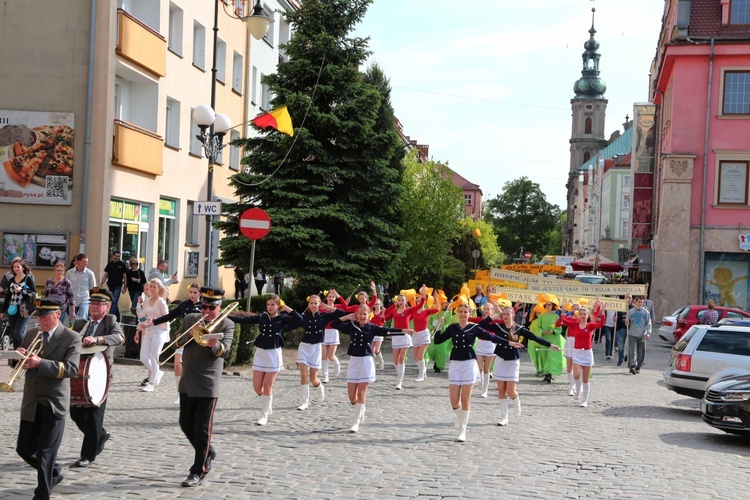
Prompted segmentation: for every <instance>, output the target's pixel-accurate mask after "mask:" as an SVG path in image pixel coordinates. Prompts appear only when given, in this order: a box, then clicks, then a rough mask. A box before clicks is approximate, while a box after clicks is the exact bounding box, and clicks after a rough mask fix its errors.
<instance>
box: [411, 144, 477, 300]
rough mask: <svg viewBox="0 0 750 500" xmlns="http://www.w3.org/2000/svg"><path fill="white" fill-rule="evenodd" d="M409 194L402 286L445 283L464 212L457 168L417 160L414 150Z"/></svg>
mask: <svg viewBox="0 0 750 500" xmlns="http://www.w3.org/2000/svg"><path fill="white" fill-rule="evenodd" d="M403 164H404V166H405V169H404V177H403V179H404V181H403V183H404V186H405V188H406V196H405V197H404V201H403V203H402V205H401V207H400V208H401V212H402V213H403V215H404V223H403V224H404V241H403V245H404V249H405V250H406V255H405V256H404V259H403V261H402V263H401V266H400V269H399V274H398V286H399V287H401V288H411V287H415V286H418V285H419V284H421V283H428V284H430V285H431V286H437V287H440V286H443V284H444V280H445V274H446V269H447V268H448V267H451V268H452V269H455V268H456V266H455V265H451V266H448V265H447V260H448V259H455V257H452V256H451V252H452V247H453V244H454V243H455V241H456V240H457V238H458V237H459V235H460V233H461V225H460V222H461V219H462V218H463V216H464V208H463V204H462V202H463V197H462V195H461V193H462V191H461V188H459V187H458V186H456V185H455V184H453V172H452V171H451V170H450V169H449V168H447V167H445V166H443V165H440V164H438V163H435V162H433V161H427V162H424V163H420V162H419V161H417V156H416V151H412V152H411V153H410V154H408V155H407V156H406V158H405V159H404V161H403Z"/></svg>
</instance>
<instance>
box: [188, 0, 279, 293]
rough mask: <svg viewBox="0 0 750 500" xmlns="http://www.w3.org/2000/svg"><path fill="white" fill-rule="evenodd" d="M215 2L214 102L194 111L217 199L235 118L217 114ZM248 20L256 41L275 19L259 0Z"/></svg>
mask: <svg viewBox="0 0 750 500" xmlns="http://www.w3.org/2000/svg"><path fill="white" fill-rule="evenodd" d="M220 2H221V0H215V4H214V28H213V31H214V46H213V63H212V64H211V105H210V106H207V105H205V104H201V105H200V106H198V107H196V108H195V110H193V121H194V122H195V124H196V125H198V127H199V128H200V131H201V132H200V134H198V135H197V136H196V137H197V138H198V140H199V141H201V144H202V145H203V149H204V151H205V153H206V157H207V158H208V176H207V178H206V201H209V202H210V201H213V200H212V198H213V183H214V164H215V163H216V158H217V157H218V156H219V153H220V152H221V150H222V148H223V147H224V136H225V135H226V133H227V131H229V129H231V128H232V121H231V120H230V119H229V117H228V116H227V115H224V114H216V111H215V109H216V72H217V69H216V53H217V52H218V51H217V48H218V45H219V3H220ZM242 19H243V20H244V21H245V22H246V23H247V27H248V30H249V31H250V34H251V35H252V36H253V38H255V39H256V40H260V39H261V38H263V37H264V36H265V35H266V33H267V32H268V28H269V26H270V25H271V23H272V22H273V18H270V17H268V16H266V15H265V13H264V11H263V5H262V3H261V0H257V2H256V3H255V7H254V8H253V12H252V14H251V15H249V16H247V17H243V18H242ZM213 219H214V218H213V215H208V216H207V217H206V265H205V269H204V278H203V282H204V284H205V285H206V286H210V285H211V267H212V264H213V241H212V240H213V232H212V230H211V229H212V226H213Z"/></svg>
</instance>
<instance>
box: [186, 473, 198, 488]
mask: <svg viewBox="0 0 750 500" xmlns="http://www.w3.org/2000/svg"><path fill="white" fill-rule="evenodd" d="M202 482H203V480H202V479H201V477H200V476H199V475H198V474H190V475H189V476H188V477H187V479H185V480H184V481H183V482H182V483H181V484H182V486H184V487H185V488H192V487H193V486H200V484H201V483H202Z"/></svg>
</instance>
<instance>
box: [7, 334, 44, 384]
mask: <svg viewBox="0 0 750 500" xmlns="http://www.w3.org/2000/svg"><path fill="white" fill-rule="evenodd" d="M42 347H43V344H42V331H41V330H40V331H39V333H37V334H36V337H34V340H33V341H32V342H31V345H30V346H29V347H28V348H27V349H26V354H25V355H24V357H23V359H19V360H18V364H17V365H16V367H15V368H14V369H13V372H11V374H10V377H9V378H8V380H7V381H5V382H3V383H2V384H0V390H2V391H3V392H16V390H15V389H13V384H15V383H16V380H18V378H20V377H21V376H22V375H23V374H24V372H25V371H26V369H25V368H24V367H23V365H25V364H26V361H27V360H28V359H29V358H30V357H31V356H35V355H38V354H39V353H40V352H41V351H42Z"/></svg>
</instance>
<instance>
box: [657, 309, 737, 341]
mask: <svg viewBox="0 0 750 500" xmlns="http://www.w3.org/2000/svg"><path fill="white" fill-rule="evenodd" d="M707 310H708V306H707V305H694V306H686V307H685V308H684V309H683V310H682V312H681V313H680V314H679V316H677V325H676V326H675V328H674V331H673V332H672V336H673V337H674V341H675V342H677V341H678V340H680V337H682V336H683V335H684V334H685V332H686V331H688V328H690V327H691V326H693V325H695V324H696V323H700V319H701V318H702V317H703V315H704V314H706V311H707ZM716 310H717V311H718V312H719V319H724V318H737V319H740V318H748V319H750V313H747V312H745V311H743V310H742V309H736V308H734V307H724V306H716Z"/></svg>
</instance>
